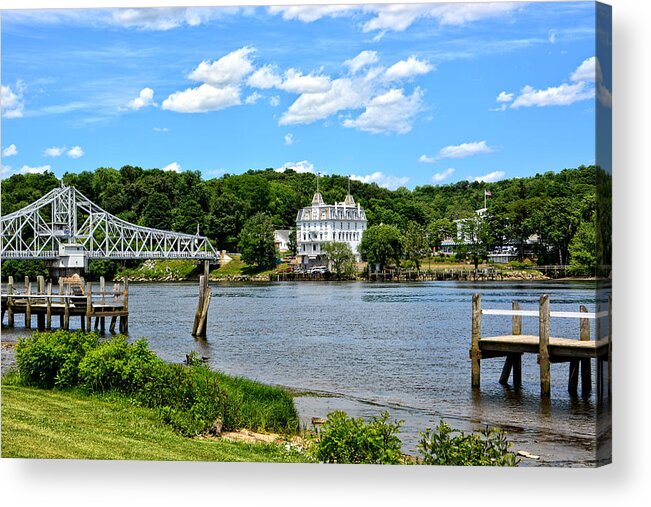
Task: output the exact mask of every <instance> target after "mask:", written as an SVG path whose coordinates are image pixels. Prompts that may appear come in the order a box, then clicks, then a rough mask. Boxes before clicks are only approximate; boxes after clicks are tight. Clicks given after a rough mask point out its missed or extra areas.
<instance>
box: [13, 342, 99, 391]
mask: <svg viewBox="0 0 651 507" xmlns="http://www.w3.org/2000/svg"><path fill="white" fill-rule="evenodd" d="M98 344H99V336H98V335H97V334H96V333H82V332H68V331H62V330H60V331H54V332H49V333H34V334H33V335H32V336H30V337H27V338H22V339H19V340H18V344H17V346H16V364H17V365H18V369H19V371H20V379H21V382H22V383H23V384H24V385H27V386H34V387H40V388H44V389H52V388H53V387H58V388H67V387H74V386H75V385H77V383H78V381H79V363H80V362H81V361H82V359H83V358H84V356H85V355H86V353H87V352H89V351H90V350H92V349H93V348H95V347H97V345H98Z"/></svg>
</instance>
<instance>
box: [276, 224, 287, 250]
mask: <svg viewBox="0 0 651 507" xmlns="http://www.w3.org/2000/svg"><path fill="white" fill-rule="evenodd" d="M289 233H290V230H289V229H278V230H275V231H274V244H275V245H276V250H278V251H279V252H280V253H286V252H289Z"/></svg>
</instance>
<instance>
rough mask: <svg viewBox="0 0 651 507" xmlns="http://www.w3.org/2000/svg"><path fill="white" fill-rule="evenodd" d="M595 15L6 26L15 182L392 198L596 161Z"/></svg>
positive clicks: (410, 14)
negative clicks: (288, 189) (308, 175)
mask: <svg viewBox="0 0 651 507" xmlns="http://www.w3.org/2000/svg"><path fill="white" fill-rule="evenodd" d="M594 9H595V6H594V3H593V2H573V3H570V2H563V3H558V2H553V3H519V2H500V3H487V2H483V3H452V4H441V3H430V4H402V5H399V4H396V5H391V4H385V5H371V4H363V5H356V6H355V5H352V6H351V5H348V6H345V5H309V6H288V5H281V6H276V7H268V6H257V7H238V6H235V7H217V8H207V7H198V8H162V9H152V8H146V9H145V8H143V9H133V8H129V9H101V8H95V9H40V10H39V9H37V10H6V11H3V12H2V20H1V28H2V120H1V121H2V143H1V144H2V168H1V170H2V177H3V178H6V177H8V176H10V175H12V174H17V173H34V172H43V171H46V170H49V171H52V172H53V173H54V174H55V175H57V176H59V177H60V176H62V175H63V174H64V173H65V172H81V171H84V170H94V169H95V168H97V167H114V168H116V169H119V168H120V167H122V166H123V165H127V164H129V165H134V166H140V167H143V168H160V169H164V170H168V171H177V172H179V171H186V170H190V171H196V170H198V171H200V172H201V173H202V174H203V176H204V178H206V179H209V178H214V177H218V176H221V175H223V174H225V173H230V174H239V173H242V172H245V171H247V170H249V169H265V168H274V169H276V170H279V171H282V170H283V169H284V168H293V169H295V170H297V171H307V172H314V173H316V172H320V173H322V174H340V175H347V176H351V177H352V178H353V179H356V180H360V181H365V182H368V183H372V182H374V183H377V184H378V185H380V186H383V187H387V188H391V189H395V188H398V187H400V186H405V187H407V188H410V189H411V188H414V187H416V186H421V185H426V184H434V185H442V184H448V183H454V182H457V181H461V180H469V181H475V180H477V181H486V182H492V181H498V180H500V179H504V178H512V177H522V176H531V175H534V174H536V173H542V172H546V171H560V170H562V169H564V168H568V167H577V166H579V165H581V164H584V165H588V164H594V163H595V109H596V107H597V104H600V105H601V106H603V107H606V108H610V103H611V95H610V84H609V83H606V82H604V77H603V74H602V72H601V68H600V63H599V61H598V60H597V58H596V55H595V28H594V27H595V10H594Z"/></svg>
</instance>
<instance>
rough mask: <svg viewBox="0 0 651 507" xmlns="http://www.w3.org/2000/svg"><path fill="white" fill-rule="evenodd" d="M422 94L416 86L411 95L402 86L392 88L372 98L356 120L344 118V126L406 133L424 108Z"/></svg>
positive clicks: (376, 131)
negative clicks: (405, 92)
mask: <svg viewBox="0 0 651 507" xmlns="http://www.w3.org/2000/svg"><path fill="white" fill-rule="evenodd" d="M422 96H423V92H422V91H421V90H420V88H416V90H414V93H413V94H412V95H411V96H406V95H405V94H404V92H403V90H402V89H401V88H392V89H391V90H389V91H388V92H386V93H384V94H383V95H378V96H376V97H374V98H373V99H371V101H370V102H369V103H368V104H367V106H366V110H365V111H364V112H363V113H362V114H360V115H359V116H358V117H357V118H356V119H354V120H352V119H347V120H344V122H343V126H344V127H349V128H356V129H359V130H363V131H364V132H371V133H372V134H378V133H380V132H396V133H398V134H406V133H407V132H409V131H410V130H411V127H412V123H413V119H414V116H415V115H416V113H418V112H419V111H420V110H421V108H422V105H421V102H422V101H421V99H422Z"/></svg>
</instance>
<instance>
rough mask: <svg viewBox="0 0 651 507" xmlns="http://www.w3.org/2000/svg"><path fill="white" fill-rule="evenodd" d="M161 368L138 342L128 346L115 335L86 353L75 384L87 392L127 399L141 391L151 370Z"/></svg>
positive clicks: (142, 343) (152, 353) (144, 341)
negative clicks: (111, 393)
mask: <svg viewBox="0 0 651 507" xmlns="http://www.w3.org/2000/svg"><path fill="white" fill-rule="evenodd" d="M161 364H164V363H163V361H162V360H161V359H159V358H158V356H156V354H155V353H154V352H152V351H151V350H149V348H148V347H147V341H146V340H145V339H141V340H138V341H136V342H135V343H128V342H127V339H126V337H125V336H122V335H118V336H115V337H113V338H111V339H110V340H107V341H105V342H102V343H101V344H99V345H98V346H97V347H95V348H94V349H93V350H89V351H88V352H87V353H86V355H85V356H84V358H83V359H82V360H81V362H80V363H79V384H80V386H81V387H83V388H84V389H86V390H88V391H90V392H106V391H118V392H120V393H122V394H126V395H131V394H134V393H136V392H137V391H138V390H140V389H141V388H142V386H143V385H144V384H145V382H146V381H147V380H149V378H150V377H151V375H152V371H153V369H154V368H155V367H156V366H158V365H161Z"/></svg>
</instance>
